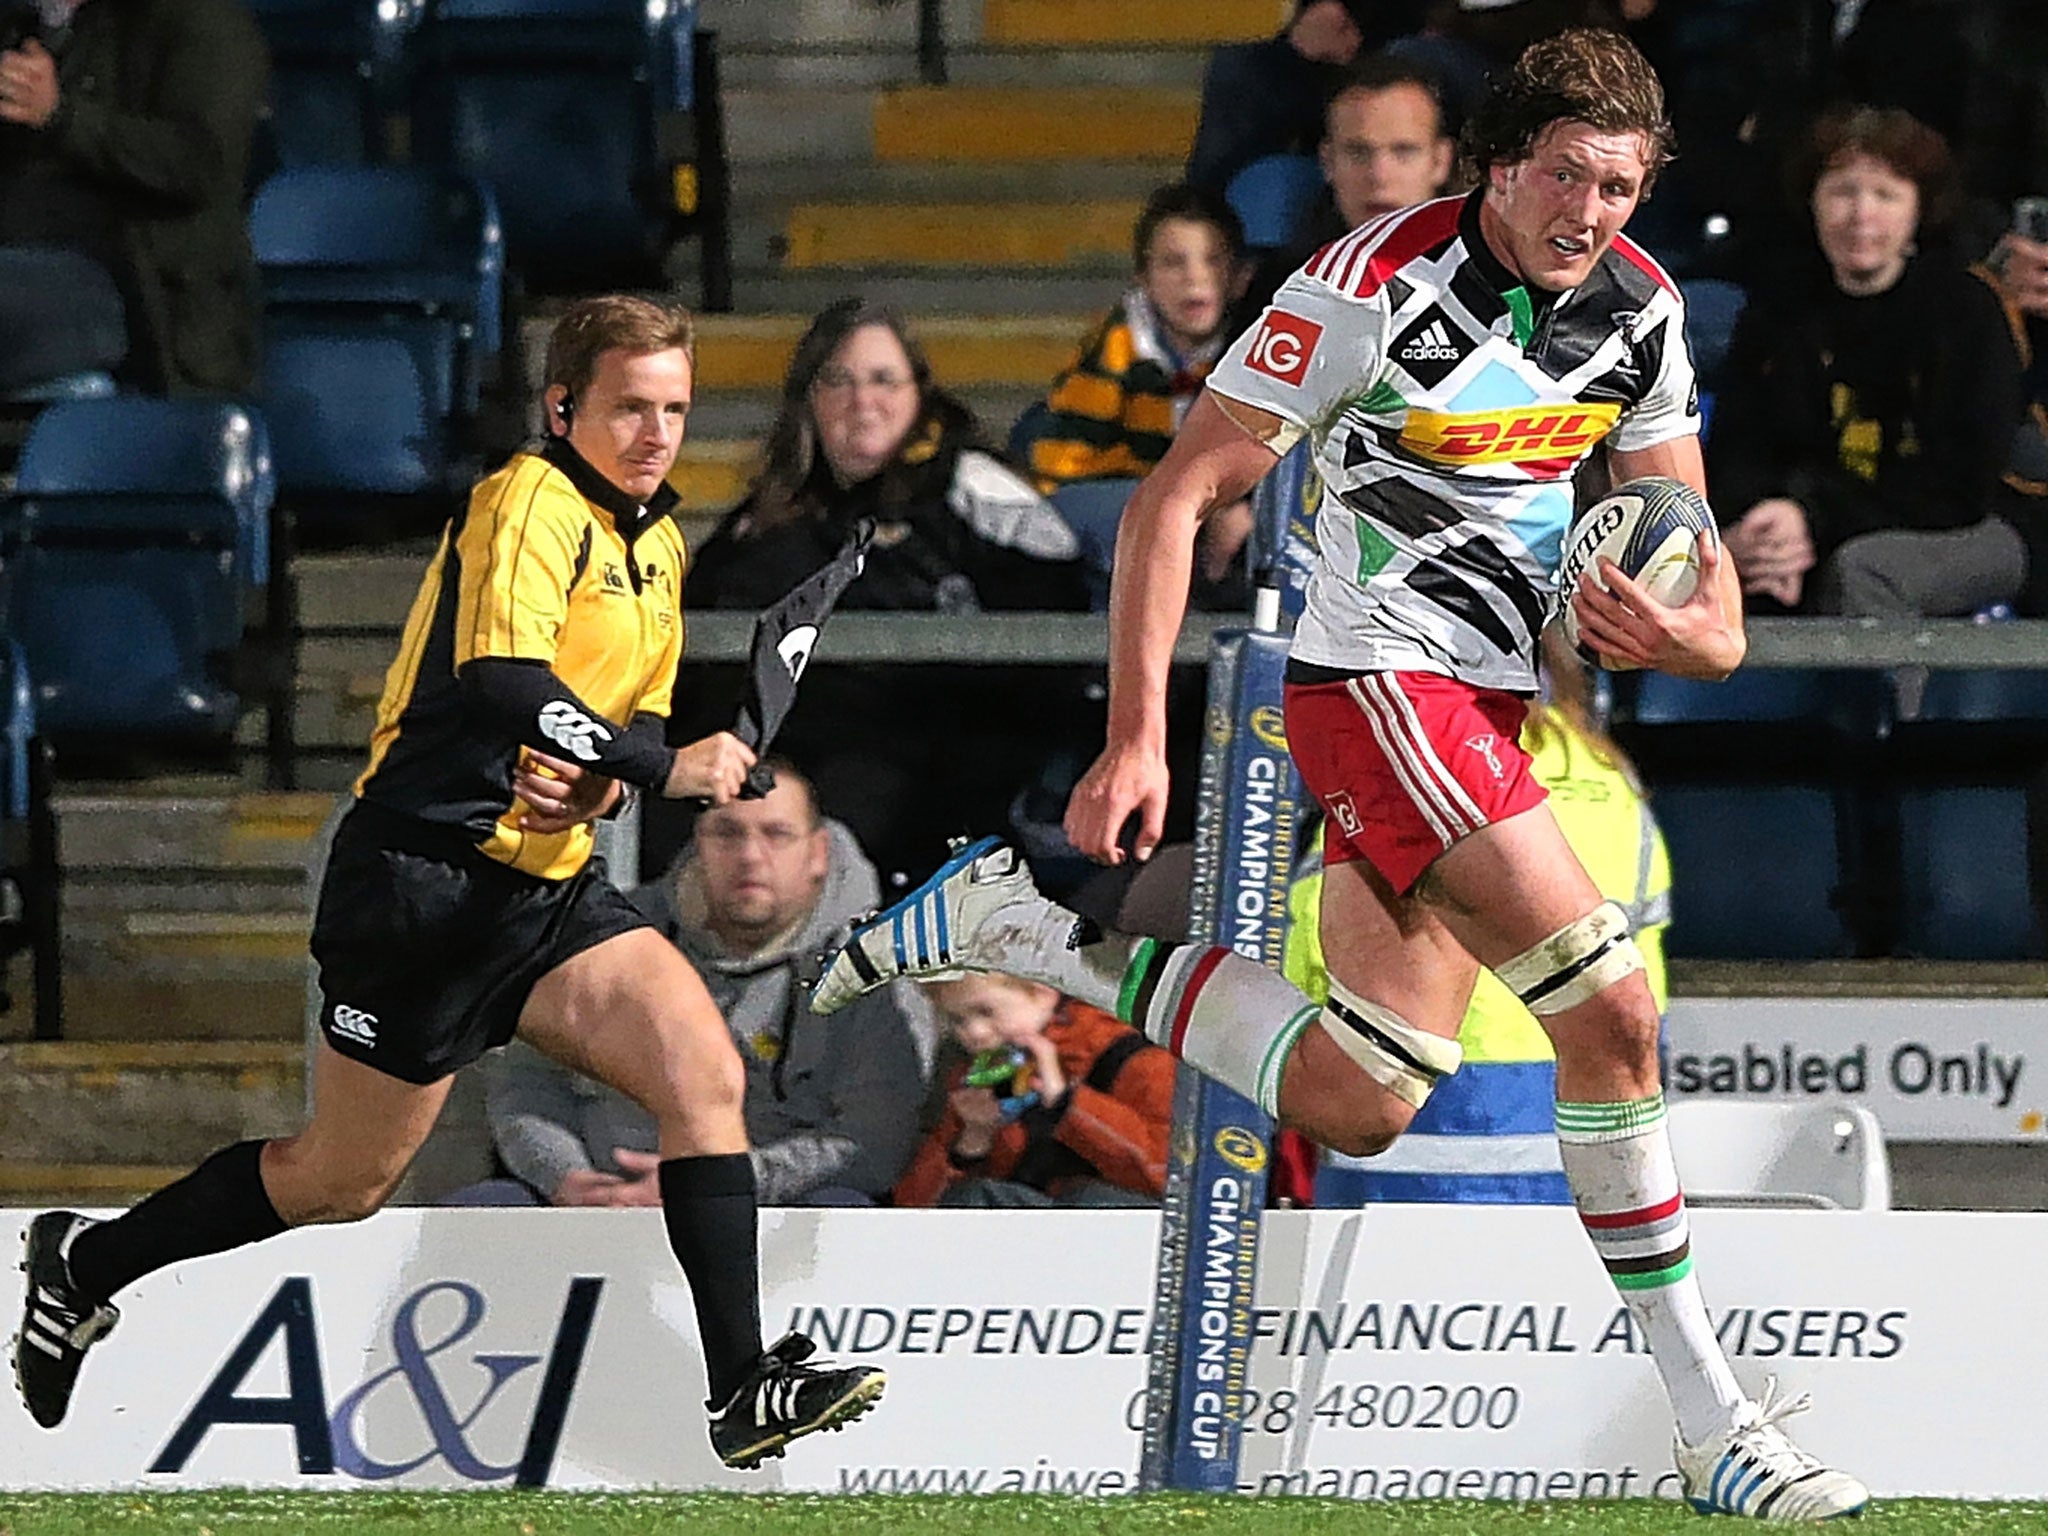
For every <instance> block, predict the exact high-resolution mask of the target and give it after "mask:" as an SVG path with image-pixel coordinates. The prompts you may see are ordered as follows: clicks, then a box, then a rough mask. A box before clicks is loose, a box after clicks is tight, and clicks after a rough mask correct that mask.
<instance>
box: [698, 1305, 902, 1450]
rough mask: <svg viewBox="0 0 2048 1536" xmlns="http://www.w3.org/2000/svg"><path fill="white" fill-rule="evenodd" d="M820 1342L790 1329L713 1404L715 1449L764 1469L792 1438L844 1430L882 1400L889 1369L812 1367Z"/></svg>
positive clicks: (836, 1366) (851, 1366)
mask: <svg viewBox="0 0 2048 1536" xmlns="http://www.w3.org/2000/svg"><path fill="white" fill-rule="evenodd" d="M817 1348H818V1346H817V1345H815V1344H813V1343H812V1342H811V1341H810V1340H809V1339H807V1338H805V1337H804V1336H803V1335H802V1334H800V1333H786V1334H784V1335H783V1336H782V1337H781V1338H780V1339H778V1340H776V1342H775V1343H773V1344H771V1345H770V1346H769V1347H768V1351H767V1353H765V1354H764V1355H762V1356H761V1358H760V1359H759V1360H758V1361H756V1362H755V1364H754V1369H753V1370H752V1371H751V1372H749V1373H748V1375H747V1379H746V1380H745V1381H743V1382H741V1383H740V1384H739V1386H738V1387H737V1388H735V1389H734V1391H733V1394H732V1396H731V1397H729V1398H727V1399H726V1401H725V1403H724V1405H723V1406H719V1405H717V1404H710V1405H707V1406H710V1407H711V1409H712V1414H711V1448H712V1449H713V1450H715V1451H716V1452H717V1453H718V1459H719V1460H720V1461H722V1462H724V1463H725V1464H726V1465H727V1466H728V1467H739V1468H741V1469H745V1468H748V1467H758V1466H759V1465H761V1463H762V1462H764V1461H767V1460H769V1459H770V1458H771V1457H775V1456H780V1455H781V1454H782V1451H783V1447H785V1446H787V1445H788V1444H789V1442H790V1441H792V1440H796V1439H799V1438H801V1437H802V1436H804V1435H808V1434H811V1433H814V1432H815V1431H817V1430H821V1429H834V1430H836V1429H844V1428H845V1427H846V1426H847V1425H848V1424H851V1423H852V1422H853V1421H854V1420H855V1419H857V1418H859V1417H860V1416H861V1415H862V1414H864V1413H866V1412H867V1411H868V1410H869V1409H870V1408H873V1407H874V1406H875V1404H877V1403H878V1402H880V1401H881V1400H882V1388H883V1387H884V1386H886V1385H887V1384H888V1380H889V1377H888V1373H887V1372H885V1371H883V1370H881V1369H879V1368H878V1367H876V1366H872V1365H809V1364H806V1363H805V1362H807V1361H808V1360H809V1359H810V1358H811V1356H812V1355H813V1354H815V1353H816V1352H817Z"/></svg>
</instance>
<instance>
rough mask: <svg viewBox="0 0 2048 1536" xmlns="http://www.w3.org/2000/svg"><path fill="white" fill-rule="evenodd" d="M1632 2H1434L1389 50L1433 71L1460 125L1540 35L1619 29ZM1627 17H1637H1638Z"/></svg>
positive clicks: (1633, 5)
mask: <svg viewBox="0 0 2048 1536" xmlns="http://www.w3.org/2000/svg"><path fill="white" fill-rule="evenodd" d="M1640 5H1641V0H1630V3H1629V4H1628V5H1625V6H1623V7H1621V8H1620V9H1617V7H1616V6H1615V4H1614V3H1613V0H1434V3H1433V4H1431V5H1429V6H1428V7H1427V8H1426V11H1425V15H1424V19H1423V25H1422V26H1421V27H1420V28H1418V29H1417V30H1416V31H1414V32H1412V33H1409V34H1407V35H1405V36H1401V37H1397V38H1395V39H1394V40H1393V41H1392V42H1391V43H1390V44H1389V45H1388V49H1387V51H1388V52H1390V53H1393V54H1397V55H1399V56H1400V57H1402V58H1404V59H1407V60H1408V61H1409V62H1411V63H1413V64H1417V65H1420V66H1421V67H1423V68H1425V69H1428V70H1429V71H1430V72H1431V73H1432V74H1434V75H1435V76H1436V78H1437V79H1438V80H1439V81H1441V82H1442V87H1443V95H1444V99H1445V100H1446V101H1447V102H1449V104H1450V106H1451V108H1452V114H1453V116H1455V117H1456V118H1457V119H1458V121H1459V122H1460V123H1462V122H1463V121H1464V120H1465V119H1466V118H1467V117H1469V116H1471V115H1472V114H1473V113H1474V112H1476V111H1478V110H1479V107H1480V106H1481V104H1482V103H1483V102H1484V101H1485V100H1486V92H1487V82H1488V79H1489V78H1490V77H1492V76H1496V75H1499V74H1501V73H1503V72H1505V71H1506V69H1507V68H1508V66H1509V65H1511V64H1513V63H1514V61H1515V60H1516V59H1518V58H1519V57H1521V55H1522V51H1523V50H1524V49H1526V48H1527V47H1529V45H1530V44H1532V43H1534V42H1535V41H1536V40H1537V39H1539V38H1544V37H1551V36H1554V35H1555V34H1557V33H1559V32H1562V31H1564V30H1566V29H1567V28H1569V27H1605V28H1610V29H1611V28H1614V27H1617V26H1618V25H1619V24H1620V23H1621V21H1622V20H1624V19H1625V17H1624V12H1632V11H1634V10H1636V9H1638V8H1640ZM1626 19H1633V18H1632V17H1629V18H1626Z"/></svg>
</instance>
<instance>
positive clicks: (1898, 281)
mask: <svg viewBox="0 0 2048 1536" xmlns="http://www.w3.org/2000/svg"><path fill="white" fill-rule="evenodd" d="M1794 186H1795V190H1796V191H1797V192H1798V194H1799V196H1800V200H1801V202H1802V203H1803V205H1804V206H1805V207H1806V209H1807V210H1808V212H1809V214H1810V216H1811V219H1812V223H1813V230H1814V234H1815V237H1816V239H1817V242H1818V245H1819V248H1820V254H1821V256H1822V257H1823V259H1824V262H1825V276H1821V275H1820V274H1819V273H1816V275H1815V278H1814V280H1813V281H1811V282H1810V283H1809V284H1808V285H1807V286H1806V288H1805V290H1804V291H1803V292H1794V293H1789V294H1788V295H1787V297H1786V299H1784V300H1780V301H1778V302H1775V303H1768V304H1763V305H1759V306H1755V307H1752V308H1751V309H1750V310H1748V311H1746V312H1745V313H1744V315H1743V317H1742V321H1741V323H1740V325H1739V326H1738V327H1737V330H1736V335H1735V340H1734V343H1733V346H1732V347H1731V349H1730V354H1729V360H1728V368H1727V383H1726V385H1725V387H1724V388H1723V390H1722V391H1721V394H1720V397H1719V403H1718V406H1717V409H1716V412H1715V417H1714V430H1713V436H1712V442H1711V446H1710V449H1709V462H1710V465H1711V468H1712V471H1713V473H1712V482H1713V485H1714V488H1715V499H1716V500H1717V501H1718V502H1719V503H1720V504H1721V505H1722V506H1723V507H1724V508H1730V509H1733V508H1740V509H1741V511H1740V513H1739V515H1736V516H1733V517H1730V518H1729V520H1728V523H1729V526H1728V528H1727V530H1726V539H1727V546H1728V550H1729V552H1730V553H1731V554H1732V555H1733V556H1734V557H1735V562H1736V565H1737V568H1738V569H1739V570H1740V571H1741V572H1742V578H1743V587H1744V590H1745V591H1746V592H1747V593H1749V594H1750V598H1751V601H1752V603H1753V604H1754V605H1755V606H1757V607H1759V608H1761V609H1764V610H1766V611H1796V612H1808V613H1833V614H1848V615H1856V616H1869V617H1918V616H1931V615H1942V614H1963V613H1970V612H1972V611H1974V610H1976V609H1978V608H1981V607H1984V606H1986V605H1988V604H1991V603H1997V602H2005V601H2009V600H2011V599H2012V598H2013V597H2014V596H2015V595H2016V594H2017V593H2018V592H2019V590H2020V588H2021V586H2022V584H2023V583H2024V581H2025V579H2026V569H2027V557H2026V546H2025V543H2024V541H2023V540H2022V538H2021V536H2020V534H2019V533H2018V532H2017V531H2016V530H2015V529H2014V528H2013V526H2012V525H2011V523H2009V522H2007V521H2006V520H2005V519H2003V518H2001V517H1999V516H1997V515H1996V514H1995V513H1994V511H1993V507H1994V504H1995V502H1994V498H1995V497H1996V495H1997V491H1998V486H1999V478H2000V474H2001V472H2002V471H2003V470H2004V468H2005V464H2006V459H2007V455H2008V452H2009V450H2010V448H2011V444H2012V438H2013V429H2014V427H2015V426H2016V425H2017V424H2018V422H2019V419H2020V413H2021V398H2022V397H2021V383H2020V359H2019V354H2018V352H2017V350H2016V348H2015V346H2014V342H2013V333H2012V330H2011V328H2010V325H2009V322H2008V319H2007V316H2006V314H2005V312H2004V308H2003V306H2002V304H2001V302H2000V300H1999V298H1998V295H1997V293H1996V291H1995V290H1994V288H1993V287H1992V285H1991V284H1990V282H1989V280H1988V278H1987V276H1986V274H1984V273H1983V272H1982V271H1981V270H1978V269H1972V270H1970V271H1967V272H1966V271H1962V270H1959V269H1957V268H1956V267H1954V266H1951V265H1946V264H1943V263H1942V262H1940V261H1938V260H1937V259H1935V258H1934V257H1932V256H1922V255H1920V254H1919V253H1918V249H1917V244H1916V242H1917V241H1918V240H1919V239H1920V238H1921V236H1922V231H1923V229H1925V228H1926V227H1928V226H1931V225H1935V224H1938V223H1939V222H1940V221H1941V220H1942V219H1943V218H1944V217H1945V216H1946V215H1947V213H1948V212H1949V210H1950V208H1951V207H1952V206H1953V204H1954V202H1955V200H1956V195H1957V194H1956V180H1955V176H1954V172H1953V169H1952V167H1951V163H1950V159H1949V155H1948V150H1947V146H1946V145H1945V144H1944V143H1943V141H1942V139H1941V136H1940V135H1939V134H1937V133H1935V132H1934V130H1933V129H1931V128H1928V127H1926V126H1925V125H1924V124H1922V123H1920V122H1918V121H1916V120H1915V119H1914V118H1912V117H1910V116H1908V115H1907V114H1906V113H1904V112H1902V111H1899V110H1897V109H1884V110H1876V109H1871V108H1857V109H1853V110H1850V111H1846V112H1840V113H1836V114H1832V115H1830V116H1828V117H1825V118H1823V119H1822V120H1821V121H1820V122H1819V123H1818V124H1816V125H1815V127H1814V130H1813V132H1812V134H1811V136H1810V139H1809V143H1808V146H1807V151H1806V153H1805V154H1804V156H1802V158H1801V160H1800V162H1799V164H1798V167H1797V173H1796V177H1795V182H1794Z"/></svg>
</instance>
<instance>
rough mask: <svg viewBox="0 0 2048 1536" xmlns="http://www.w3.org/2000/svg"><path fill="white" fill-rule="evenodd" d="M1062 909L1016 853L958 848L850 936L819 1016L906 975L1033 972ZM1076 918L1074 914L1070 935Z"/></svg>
mask: <svg viewBox="0 0 2048 1536" xmlns="http://www.w3.org/2000/svg"><path fill="white" fill-rule="evenodd" d="M1057 912H1058V909H1057V908H1055V907H1054V906H1053V904H1052V903H1051V902H1049V901H1047V900H1046V899H1045V898H1044V897H1043V896H1041V895H1039V894H1038V887H1037V886H1035V885H1033V884H1032V883H1031V871H1030V869H1028V868H1027V867H1026V866H1025V863H1024V860H1023V859H1022V858H1021V857H1020V856H1019V855H1018V853H1017V850H1016V849H1014V848H1012V847H1010V846H1009V844H1007V843H1005V842H1003V841H1001V840H1000V839H998V838H993V837H984V838H982V839H980V840H979V841H978V842H972V843H965V844H962V845H961V846H959V847H957V848H955V849H954V852H953V856H952V857H951V858H949V859H947V860H946V862H945V863H943V864H941V865H940V866H939V867H938V869H937V870H936V871H935V872H934V873H933V874H932V877H931V878H930V879H929V880H927V881H925V883H924V884H923V885H920V886H919V887H918V888H917V889H916V890H914V891H912V892H911V893H910V894H909V895H907V896H905V897H903V898H902V899H901V900H900V901H898V902H896V903H895V905H893V906H890V907H886V908H884V909H883V910H882V911H880V912H878V913H877V914H876V915H875V916H873V917H871V918H869V919H868V920H867V921H866V922H864V923H862V924H861V925H860V926H859V927H857V928H855V929H854V930H853V932H852V933H851V934H850V935H848V937H847V940H846V943H845V944H844V945H842V946H841V947H840V949H839V951H838V952H837V953H836V954H834V955H833V956H832V958H831V961H830V963H828V964H827V965H826V967H825V972H824V975H823V976H821V977H820V978H819V981H818V986H817V990H816V991H814V992H813V993H812V994H811V1009H812V1011H813V1012H816V1013H835V1012H837V1011H838V1010H839V1009H841V1008H844V1007H845V1006H846V1005H847V1004H848V1003H850V1002H852V1001H853V1000H854V999H855V998H856V997H859V996H860V995H861V994H862V993H863V992H872V991H873V990H874V989H875V988H876V987H879V986H882V985H884V984H885V983H888V982H891V981H894V980H896V979H897V978H898V977H901V976H908V977H912V978H914V979H915V980H918V981H949V980H951V979H953V978H954V977H957V976H963V975H966V974H967V973H969V972H971V971H1018V973H1019V974H1030V973H1031V967H1030V966H1029V965H1028V964H1026V965H1025V966H1023V967H1022V969H1021V970H1020V969H1019V966H1018V965H1017V963H1016V962H1017V961H1018V960H1020V959H1023V958H1025V957H1027V956H1028V955H1029V954H1030V952H1031V951H1032V950H1033V949H1034V948H1036V947H1037V946H1038V945H1039V944H1040V943H1041V942H1042V939H1043V935H1044V934H1045V933H1046V931H1047V930H1048V928H1054V929H1057V928H1059V927H1060V924H1059V923H1058V922H1057V921H1053V922H1051V923H1048V919H1049V918H1055V917H1056V914H1057ZM1073 921H1074V919H1073V918H1072V917H1071V916H1069V917H1068V918H1067V921H1066V927H1067V929H1069V930H1071V927H1072V924H1073Z"/></svg>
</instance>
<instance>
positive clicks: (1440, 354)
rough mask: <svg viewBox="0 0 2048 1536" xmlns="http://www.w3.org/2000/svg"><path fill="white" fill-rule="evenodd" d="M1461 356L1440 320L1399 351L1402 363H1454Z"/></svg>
mask: <svg viewBox="0 0 2048 1536" xmlns="http://www.w3.org/2000/svg"><path fill="white" fill-rule="evenodd" d="M1462 355H1463V354H1462V353H1460V352H1459V351H1458V349H1457V347H1456V346H1454V345H1453V344H1452V342H1451V337H1450V333H1449V332H1448V331H1446V330H1445V329H1444V323H1443V321H1441V320H1438V321H1434V322H1433V323H1432V324H1431V325H1430V327H1429V328H1428V329H1427V330H1425V331H1424V332H1423V333H1422V334H1421V335H1420V336H1417V337H1416V338H1415V339H1414V340H1412V341H1410V342H1409V343H1408V345H1407V346H1405V347H1403V348H1402V349H1401V353H1400V356H1401V361H1402V362H1404V363H1424V362H1445V363H1454V362H1456V361H1457V360H1458V359H1459V357H1461V356H1462Z"/></svg>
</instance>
